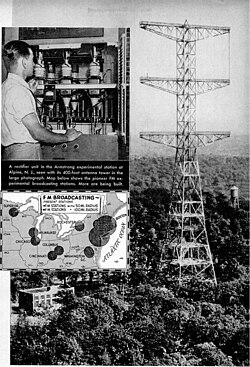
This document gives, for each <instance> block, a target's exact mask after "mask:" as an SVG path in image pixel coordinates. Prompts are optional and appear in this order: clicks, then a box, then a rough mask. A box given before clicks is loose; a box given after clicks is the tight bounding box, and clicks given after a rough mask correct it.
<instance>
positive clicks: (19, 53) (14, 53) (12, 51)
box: [3, 40, 31, 71]
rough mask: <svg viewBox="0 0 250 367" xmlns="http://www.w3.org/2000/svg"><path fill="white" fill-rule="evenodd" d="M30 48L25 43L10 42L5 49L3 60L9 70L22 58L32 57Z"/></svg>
mask: <svg viewBox="0 0 250 367" xmlns="http://www.w3.org/2000/svg"><path fill="white" fill-rule="evenodd" d="M30 50H31V48H30V46H29V45H28V43H26V42H24V41H19V40H15V41H10V42H8V43H6V45H5V46H4V47H3V59H4V63H5V66H6V68H7V70H8V71H9V69H10V67H11V66H14V65H15V64H16V62H17V60H18V59H19V58H20V57H25V58H28V57H29V56H30Z"/></svg>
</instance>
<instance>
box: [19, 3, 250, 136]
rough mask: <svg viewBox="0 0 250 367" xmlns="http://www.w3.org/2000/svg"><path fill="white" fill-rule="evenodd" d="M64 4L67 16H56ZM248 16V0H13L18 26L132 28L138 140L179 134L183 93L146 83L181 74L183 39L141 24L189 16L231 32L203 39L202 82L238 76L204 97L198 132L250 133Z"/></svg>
mask: <svg viewBox="0 0 250 367" xmlns="http://www.w3.org/2000/svg"><path fill="white" fill-rule="evenodd" d="M58 3H60V9H61V11H60V16H57V17H55V10H56V11H57V15H58V9H59V8H58ZM24 4H25V6H24ZM27 10H29V11H27ZM38 10H39V11H38ZM248 14H249V1H248V0H237V1H235V0H185V1H184V0H154V1H153V0H152V1H151V0H143V1H142V0H117V1H114V0H109V1H108V0H106V1H102V0H92V1H91V2H90V1H85V0H83V1H78V0H71V1H64V0H60V1H59V0H54V1H53V5H52V4H51V1H49V0H43V1H39V0H25V1H21V2H20V1H19V0H18V1H17V0H13V25H17V26H18V25H23V26H32V25H33V26H57V25H60V26H66V27H67V26H83V27H84V26H93V27H95V26H96V27H98V26H106V27H111V26H114V27H116V26H117V27H123V26H126V27H130V28H131V110H130V111H131V112H130V117H131V127H130V133H131V135H138V134H139V132H140V131H152V130H153V131H165V130H166V131H174V130H175V129H176V96H174V95H172V94H168V93H166V92H162V91H160V90H157V89H155V88H151V87H148V86H145V85H142V84H140V76H146V75H148V76H164V77H175V76H176V56H175V51H176V46H175V41H172V40H169V39H166V38H164V37H160V36H157V35H155V34H152V33H151V32H148V31H145V30H142V29H140V27H139V22H140V21H142V20H144V21H158V22H161V21H162V22H166V23H184V21H185V20H186V19H187V20H188V22H189V24H196V25H197V24H198V25H214V26H223V27H230V29H231V32H230V36H229V35H224V36H219V37H212V38H209V39H207V40H203V41H199V42H197V77H200V78H228V77H229V76H230V86H227V87H225V88H221V89H218V90H216V91H213V92H209V93H206V94H203V95H201V96H198V98H197V104H196V105H197V130H201V131H217V130H219V131H223V130H226V131H228V130H229V131H231V132H232V133H233V134H246V133H248V125H249V105H248V104H249V102H248V101H249V96H248V89H249V72H248V70H249V66H250V65H249V60H248V59H247V57H248V53H247V50H248V42H249V20H248ZM229 41H230V46H229ZM229 66H230V69H229Z"/></svg>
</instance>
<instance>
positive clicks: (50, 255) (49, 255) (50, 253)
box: [48, 251, 57, 261]
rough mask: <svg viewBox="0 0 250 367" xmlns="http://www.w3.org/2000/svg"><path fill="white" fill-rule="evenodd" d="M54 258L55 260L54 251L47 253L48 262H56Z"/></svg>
mask: <svg viewBox="0 0 250 367" xmlns="http://www.w3.org/2000/svg"><path fill="white" fill-rule="evenodd" d="M56 258H57V254H56V253H55V251H50V252H49V253H48V259H49V260H51V261H54V260H56Z"/></svg>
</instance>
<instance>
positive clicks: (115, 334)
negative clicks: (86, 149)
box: [11, 188, 249, 366]
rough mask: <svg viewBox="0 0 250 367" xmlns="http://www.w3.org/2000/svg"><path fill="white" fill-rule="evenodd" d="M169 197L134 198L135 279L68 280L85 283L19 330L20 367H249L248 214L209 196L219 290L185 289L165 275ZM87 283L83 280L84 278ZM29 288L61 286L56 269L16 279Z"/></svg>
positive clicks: (130, 275)
mask: <svg viewBox="0 0 250 367" xmlns="http://www.w3.org/2000/svg"><path fill="white" fill-rule="evenodd" d="M169 200H170V197H169V191H168V190H167V189H165V188H160V189H157V188H147V189H145V190H137V191H132V192H131V218H130V219H131V223H130V230H131V240H130V247H131V254H130V257H131V267H130V270H129V271H128V272H127V274H126V275H121V274H114V275H107V274H105V273H102V274H101V275H99V277H98V281H96V282H94V281H93V274H91V276H90V277H89V280H86V279H85V275H86V273H81V272H80V271H79V272H74V273H67V274H61V275H60V276H59V277H60V278H61V281H62V282H64V281H65V282H67V283H69V284H71V285H75V286H76V295H72V294H69V293H64V294H63V293H62V294H61V296H60V299H59V304H60V308H59V309H58V311H56V312H51V313H48V314H46V317H45V319H46V320H45V322H43V323H40V324H37V323H35V322H33V323H32V322H31V320H30V318H29V317H28V316H25V315H20V316H19V319H18V321H17V323H13V325H12V327H11V363H12V364H27V365H29V364H33V365H34V364H37V365H50V364H51V365H165V366H169V365H171V366H213V365H214V366H248V365H249V352H248V344H249V336H248V323H249V318H248V315H249V313H248V307H249V305H248V296H249V289H248V285H249V281H248V274H247V266H246V264H247V255H248V254H247V252H248V251H247V250H248V242H247V241H248V240H249V239H248V212H247V211H246V210H245V209H243V208H241V209H239V210H237V209H233V208H231V207H230V206H229V204H228V200H227V197H226V196H224V195H223V194H221V193H218V194H212V193H209V192H208V193H205V195H204V204H205V210H206V219H207V220H206V226H207V232H208V236H209V241H210V244H211V250H212V253H213V256H214V259H215V270H216V274H217V278H218V285H217V286H214V285H213V284H212V283H209V282H204V281H201V280H199V279H191V280H190V281H189V282H187V283H184V284H182V285H181V286H179V285H178V283H177V282H176V280H175V278H174V277H173V276H172V274H171V272H170V269H169V268H168V267H166V268H164V269H161V268H160V266H159V264H160V254H161V246H162V243H163V240H164V238H165V235H166V217H167V212H168V207H169ZM79 278H81V281H79ZM11 279H12V295H13V299H15V297H16V295H17V292H18V290H19V289H20V288H27V287H31V286H32V287H33V286H34V287H35V286H36V287H37V286H42V285H45V284H46V283H47V285H48V284H53V282H54V281H58V277H57V276H56V273H55V272H52V273H45V272H38V273H36V274H33V272H31V273H26V272H19V273H18V272H17V273H12V278H11Z"/></svg>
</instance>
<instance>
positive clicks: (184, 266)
mask: <svg viewBox="0 0 250 367" xmlns="http://www.w3.org/2000/svg"><path fill="white" fill-rule="evenodd" d="M140 27H141V28H142V29H145V30H147V31H150V32H153V33H155V34H157V35H160V36H163V37H166V38H168V39H171V40H174V41H176V66H177V77H176V78H157V77H153V78H152V77H142V78H141V79H140V81H141V83H142V84H145V85H148V86H151V87H154V88H157V89H160V90H163V91H166V92H169V93H172V94H175V95H176V96H177V129H176V132H144V133H143V132H142V133H140V137H141V138H142V139H146V140H150V141H154V142H157V143H161V144H165V145H168V146H171V147H174V148H175V149H176V154H175V168H174V173H173V181H172V188H171V204H170V209H169V218H168V228H167V238H166V243H164V245H163V248H162V255H161V264H162V266H164V264H167V263H169V260H168V256H167V253H168V249H171V250H172V251H171V252H172V255H171V258H172V260H171V264H172V265H175V269H176V267H177V269H178V279H179V283H182V282H184V281H185V280H188V279H190V278H191V277H197V278H202V279H206V280H210V281H212V282H214V283H215V284H217V281H216V275H215V271H214V266H213V260H212V254H211V251H210V246H209V242H208V237H207V231H206V225H205V215H204V207H203V199H202V190H201V179H200V170H199V163H198V155H197V148H198V147H200V146H204V145H207V144H211V143H213V142H215V141H217V140H222V139H225V138H227V137H229V136H230V132H221V131H217V132H216V131H212V132H201V131H196V96H197V95H199V94H202V93H206V92H209V91H213V90H215V89H217V88H222V87H225V86H227V85H229V83H230V81H229V79H196V42H197V41H199V40H203V39H205V38H208V37H215V36H219V35H223V34H226V33H229V32H230V28H225V27H213V26H197V25H189V24H188V22H187V21H185V23H184V24H172V23H157V22H140Z"/></svg>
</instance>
